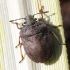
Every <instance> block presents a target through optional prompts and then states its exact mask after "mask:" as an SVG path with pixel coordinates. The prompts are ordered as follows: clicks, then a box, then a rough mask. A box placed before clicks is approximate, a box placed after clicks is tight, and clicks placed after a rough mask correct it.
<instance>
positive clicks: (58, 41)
mask: <svg viewBox="0 0 70 70" xmlns="http://www.w3.org/2000/svg"><path fill="white" fill-rule="evenodd" d="M51 33H52V34H53V35H54V37H55V38H56V40H57V41H58V42H59V44H61V45H65V44H64V43H62V42H60V40H59V38H58V37H57V36H56V34H55V33H54V32H51Z"/></svg>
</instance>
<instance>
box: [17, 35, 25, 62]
mask: <svg viewBox="0 0 70 70" xmlns="http://www.w3.org/2000/svg"><path fill="white" fill-rule="evenodd" d="M22 45H23V44H22V43H21V42H20V36H19V43H18V45H17V46H16V48H17V47H18V46H19V47H20V54H21V58H22V59H21V60H20V61H19V63H21V62H22V61H23V59H24V57H23V54H22Z"/></svg>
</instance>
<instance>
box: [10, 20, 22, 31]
mask: <svg viewBox="0 0 70 70" xmlns="http://www.w3.org/2000/svg"><path fill="white" fill-rule="evenodd" d="M10 22H12V23H13V24H16V26H17V28H18V29H20V30H21V29H22V27H20V28H19V27H18V23H17V22H13V21H10Z"/></svg>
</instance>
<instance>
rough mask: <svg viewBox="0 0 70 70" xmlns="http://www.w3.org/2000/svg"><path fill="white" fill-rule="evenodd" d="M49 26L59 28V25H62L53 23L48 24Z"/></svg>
mask: <svg viewBox="0 0 70 70" xmlns="http://www.w3.org/2000/svg"><path fill="white" fill-rule="evenodd" d="M47 25H48V26H51V27H53V28H58V27H62V25H53V24H47Z"/></svg>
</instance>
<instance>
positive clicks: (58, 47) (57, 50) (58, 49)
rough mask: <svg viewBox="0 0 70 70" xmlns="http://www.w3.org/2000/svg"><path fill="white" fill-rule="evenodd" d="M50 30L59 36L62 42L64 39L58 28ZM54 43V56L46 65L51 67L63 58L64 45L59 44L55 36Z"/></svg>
mask: <svg viewBox="0 0 70 70" xmlns="http://www.w3.org/2000/svg"><path fill="white" fill-rule="evenodd" d="M50 30H52V31H53V32H54V33H55V34H56V35H57V37H58V38H59V40H60V42H62V38H61V35H60V31H59V29H58V28H50ZM53 41H54V46H53V55H52V57H51V58H50V59H49V60H48V61H47V62H46V63H45V64H46V65H51V64H54V63H56V62H57V61H58V60H59V58H60V56H61V53H62V45H61V44H59V42H58V41H57V40H56V38H55V37H54V36H53Z"/></svg>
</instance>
